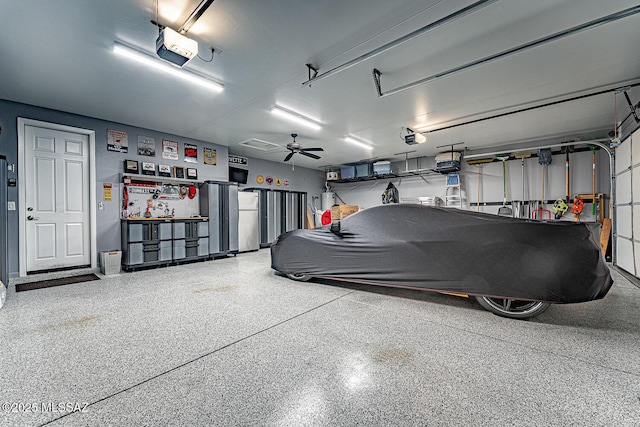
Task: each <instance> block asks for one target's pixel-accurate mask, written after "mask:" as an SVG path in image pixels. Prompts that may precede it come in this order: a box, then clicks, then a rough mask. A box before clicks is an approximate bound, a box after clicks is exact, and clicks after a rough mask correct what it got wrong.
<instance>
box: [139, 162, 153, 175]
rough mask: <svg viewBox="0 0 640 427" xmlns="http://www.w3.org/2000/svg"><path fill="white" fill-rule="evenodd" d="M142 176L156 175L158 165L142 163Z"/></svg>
mask: <svg viewBox="0 0 640 427" xmlns="http://www.w3.org/2000/svg"><path fill="white" fill-rule="evenodd" d="M142 174H143V175H155V174H156V165H155V163H151V162H142Z"/></svg>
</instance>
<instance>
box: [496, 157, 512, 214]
mask: <svg viewBox="0 0 640 427" xmlns="http://www.w3.org/2000/svg"><path fill="white" fill-rule="evenodd" d="M496 158H497V159H498V160H501V161H502V187H503V199H502V206H501V207H500V208H499V209H498V215H501V216H513V210H512V209H511V208H510V207H509V206H507V160H508V159H509V154H498V155H496Z"/></svg>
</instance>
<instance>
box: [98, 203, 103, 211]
mask: <svg viewBox="0 0 640 427" xmlns="http://www.w3.org/2000/svg"><path fill="white" fill-rule="evenodd" d="M98 210H101V211H103V210H104V203H103V202H100V203H98Z"/></svg>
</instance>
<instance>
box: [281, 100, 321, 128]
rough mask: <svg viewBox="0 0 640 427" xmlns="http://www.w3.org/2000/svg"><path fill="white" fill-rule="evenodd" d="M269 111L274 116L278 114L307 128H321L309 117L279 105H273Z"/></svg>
mask: <svg viewBox="0 0 640 427" xmlns="http://www.w3.org/2000/svg"><path fill="white" fill-rule="evenodd" d="M271 113H272V114H275V115H276V116H280V117H282V118H285V119H287V120H290V121H292V122H296V123H298V124H301V125H304V126H307V127H308V128H310V129H313V130H320V129H322V126H320V125H319V124H318V123H316V122H315V121H314V120H311V119H310V118H308V117H305V116H303V115H302V114H299V113H296V112H295V111H291V110H287V109H286V108H282V107H280V106H279V105H276V106H274V107H273V108H272V109H271Z"/></svg>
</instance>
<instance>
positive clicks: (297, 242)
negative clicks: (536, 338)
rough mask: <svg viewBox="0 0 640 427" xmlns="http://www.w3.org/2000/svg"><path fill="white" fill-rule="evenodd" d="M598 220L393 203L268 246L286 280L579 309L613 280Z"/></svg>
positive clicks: (273, 263)
mask: <svg viewBox="0 0 640 427" xmlns="http://www.w3.org/2000/svg"><path fill="white" fill-rule="evenodd" d="M599 235H600V224H598V223H593V224H587V223H574V222H564V221H562V222H561V221H554V222H551V221H550V222H544V221H533V220H525V219H515V218H505V217H499V216H495V215H490V214H484V213H477V212H471V211H464V210H458V209H450V208H446V209H445V208H438V207H430V206H422V205H411V204H399V205H395V204H389V205H382V206H376V207H372V208H368V209H365V210H363V211H360V212H358V213H356V214H353V215H351V216H349V217H347V218H345V219H343V220H341V221H339V222H335V223H333V224H330V225H327V226H325V227H322V228H317V229H313V230H293V231H289V232H287V233H284V234H282V235H280V236H279V237H278V239H277V240H276V242H274V244H273V245H272V246H271V267H272V268H273V269H275V270H277V271H280V272H282V273H285V274H303V275H309V276H313V277H322V278H329V279H338V280H347V281H354V282H362V283H369V284H377V285H384V286H399V287H408V288H419V289H426V290H434V291H441V292H455V293H464V294H469V295H483V296H491V297H497V298H511V299H521V300H535V301H545V302H552V303H575V302H584V301H591V300H595V299H600V298H603V297H604V296H605V295H606V294H607V292H608V291H609V289H610V288H611V285H612V284H613V280H612V279H611V275H610V274H609V269H608V267H607V265H606V263H605V262H604V259H603V257H602V254H601V250H600V244H599Z"/></svg>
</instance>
